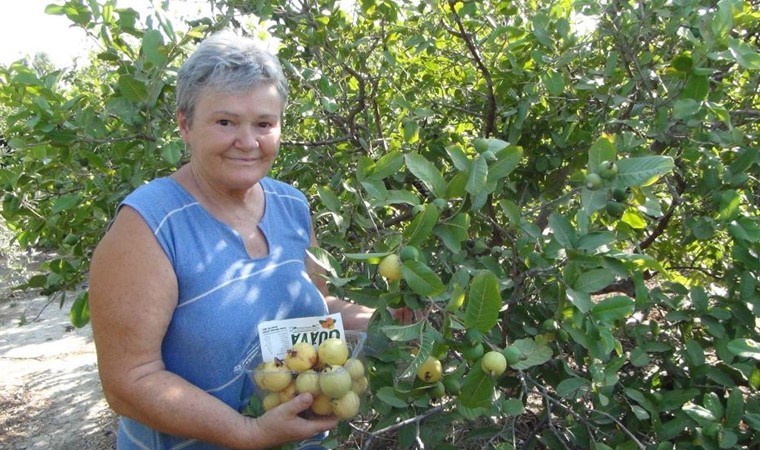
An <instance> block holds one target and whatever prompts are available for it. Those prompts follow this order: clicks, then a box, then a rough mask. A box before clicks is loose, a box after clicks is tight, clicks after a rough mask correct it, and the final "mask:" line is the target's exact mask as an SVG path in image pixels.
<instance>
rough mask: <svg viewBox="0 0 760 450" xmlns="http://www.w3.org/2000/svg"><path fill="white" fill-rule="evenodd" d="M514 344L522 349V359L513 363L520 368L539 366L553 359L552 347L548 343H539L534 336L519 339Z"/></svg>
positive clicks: (513, 365)
mask: <svg viewBox="0 0 760 450" xmlns="http://www.w3.org/2000/svg"><path fill="white" fill-rule="evenodd" d="M512 345H514V346H515V347H517V348H518V349H519V350H520V353H521V354H522V356H521V357H520V361H518V362H517V363H515V364H512V367H513V368H515V369H518V370H525V369H528V368H531V367H534V366H539V365H541V364H543V363H545V362H547V361H549V360H550V359H552V355H553V353H552V349H551V347H549V346H548V345H546V344H538V343H536V341H534V340H533V339H532V338H525V339H518V340H516V341H515V342H514V343H513V344H512Z"/></svg>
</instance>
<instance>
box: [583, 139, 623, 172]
mask: <svg viewBox="0 0 760 450" xmlns="http://www.w3.org/2000/svg"><path fill="white" fill-rule="evenodd" d="M616 159H617V150H616V149H615V135H611V134H603V135H602V136H599V138H597V140H596V141H594V143H593V144H592V145H591V148H589V150H588V171H589V172H590V173H596V171H597V169H598V168H599V164H601V163H602V161H615V160H616Z"/></svg>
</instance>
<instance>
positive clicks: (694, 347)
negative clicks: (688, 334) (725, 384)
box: [685, 339, 705, 367]
mask: <svg viewBox="0 0 760 450" xmlns="http://www.w3.org/2000/svg"><path fill="white" fill-rule="evenodd" d="M685 345H686V360H687V361H688V363H689V364H691V365H692V366H693V367H699V366H701V365H704V363H705V351H704V349H702V346H701V345H699V342H697V341H695V340H694V339H686V340H685Z"/></svg>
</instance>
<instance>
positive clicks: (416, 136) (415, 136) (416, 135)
mask: <svg viewBox="0 0 760 450" xmlns="http://www.w3.org/2000/svg"><path fill="white" fill-rule="evenodd" d="M419 140H420V125H419V124H418V123H417V121H415V120H412V119H405V120H404V141H405V142H406V143H407V144H414V143H415V142H417V141H419Z"/></svg>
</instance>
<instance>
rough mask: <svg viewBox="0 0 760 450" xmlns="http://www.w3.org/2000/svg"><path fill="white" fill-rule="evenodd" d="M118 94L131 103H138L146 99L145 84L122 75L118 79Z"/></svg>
mask: <svg viewBox="0 0 760 450" xmlns="http://www.w3.org/2000/svg"><path fill="white" fill-rule="evenodd" d="M118 85H119V92H121V95H123V96H124V98H126V99H127V100H129V101H130V102H132V103H140V102H142V101H145V100H147V99H148V89H147V88H146V87H145V83H144V82H142V81H140V80H137V79H135V78H133V77H132V76H130V75H127V74H124V75H121V76H120V77H119V81H118Z"/></svg>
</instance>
